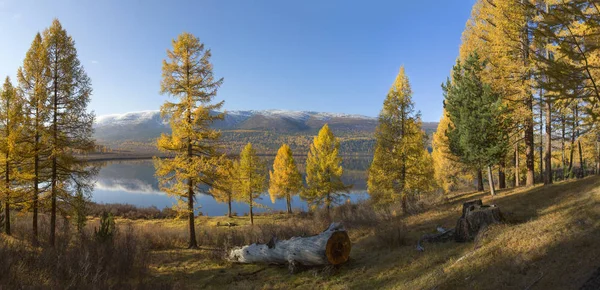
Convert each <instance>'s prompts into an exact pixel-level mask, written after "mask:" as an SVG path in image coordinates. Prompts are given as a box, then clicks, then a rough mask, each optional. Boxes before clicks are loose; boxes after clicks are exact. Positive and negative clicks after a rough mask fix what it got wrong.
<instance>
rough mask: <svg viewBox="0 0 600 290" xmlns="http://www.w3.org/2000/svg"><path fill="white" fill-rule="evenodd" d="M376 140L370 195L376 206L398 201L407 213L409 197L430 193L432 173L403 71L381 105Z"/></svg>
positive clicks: (419, 119) (370, 170)
mask: <svg viewBox="0 0 600 290" xmlns="http://www.w3.org/2000/svg"><path fill="white" fill-rule="evenodd" d="M375 138H376V145H375V155H374V157H373V162H372V163H371V166H370V168H369V177H368V181H367V188H368V192H369V195H370V196H371V198H372V199H373V200H374V201H375V203H377V204H388V203H391V202H397V201H400V203H401V206H402V209H403V211H404V213H406V212H407V208H408V202H409V198H410V197H413V196H416V195H418V194H420V193H423V192H427V191H431V190H432V188H433V185H434V178H433V177H434V176H433V175H434V169H433V162H432V160H431V156H430V154H429V152H428V151H427V149H426V135H425V133H424V132H423V130H422V129H421V117H420V115H419V113H417V112H415V110H414V103H413V101H412V90H411V88H410V83H409V81H408V77H407V76H406V74H405V71H404V67H401V68H400V72H399V73H398V75H397V76H396V80H395V81H394V83H393V85H392V87H391V88H390V91H389V93H388V94H387V97H386V99H385V101H384V103H383V109H382V110H381V112H380V113H379V125H378V126H377V130H376V132H375Z"/></svg>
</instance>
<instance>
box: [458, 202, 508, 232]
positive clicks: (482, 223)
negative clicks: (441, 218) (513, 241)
mask: <svg viewBox="0 0 600 290" xmlns="http://www.w3.org/2000/svg"><path fill="white" fill-rule="evenodd" d="M480 203H481V201H480V200H479V203H472V204H470V205H468V206H464V205H463V215H462V216H461V217H460V218H459V219H458V221H457V222H456V228H455V229H454V238H455V240H456V241H457V242H467V241H472V240H473V239H474V238H475V236H477V234H478V233H479V231H480V230H482V229H484V228H485V227H487V226H489V225H492V224H497V223H501V222H502V221H504V217H503V215H502V212H500V208H499V207H497V206H495V205H491V206H490V205H481V204H480Z"/></svg>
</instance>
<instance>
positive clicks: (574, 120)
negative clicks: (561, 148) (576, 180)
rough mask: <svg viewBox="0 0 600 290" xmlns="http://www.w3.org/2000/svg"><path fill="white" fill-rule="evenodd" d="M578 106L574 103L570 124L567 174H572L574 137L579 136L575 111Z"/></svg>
mask: <svg viewBox="0 0 600 290" xmlns="http://www.w3.org/2000/svg"><path fill="white" fill-rule="evenodd" d="M577 110H578V108H577V103H575V106H574V108H573V123H572V124H571V125H572V127H571V153H570V157H569V171H568V172H569V175H572V174H573V155H574V152H575V139H576V138H579V136H578V135H577V124H578V123H579V120H577V118H578V112H577Z"/></svg>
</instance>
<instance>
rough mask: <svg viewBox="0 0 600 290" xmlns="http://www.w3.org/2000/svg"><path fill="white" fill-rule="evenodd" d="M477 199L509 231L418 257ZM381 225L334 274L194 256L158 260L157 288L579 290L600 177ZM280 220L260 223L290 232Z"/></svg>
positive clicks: (356, 227)
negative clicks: (420, 247)
mask: <svg viewBox="0 0 600 290" xmlns="http://www.w3.org/2000/svg"><path fill="white" fill-rule="evenodd" d="M476 198H483V201H484V203H496V204H498V205H499V206H501V208H502V210H503V212H504V214H505V216H506V217H507V219H508V223H507V224H504V225H497V226H492V227H489V228H488V229H487V230H486V231H485V232H484V233H482V234H481V235H480V236H479V237H478V238H477V239H476V241H475V242H474V243H455V242H447V243H440V244H427V243H426V244H425V249H426V250H425V252H417V251H416V250H415V245H416V241H417V240H418V239H419V237H420V236H421V235H422V234H425V233H429V232H432V231H435V227H436V226H438V225H441V226H444V227H454V225H455V222H456V219H457V218H458V217H459V216H460V209H461V204H462V202H465V201H468V200H472V199H476ZM378 215H379V216H380V219H379V221H378V224H377V225H374V224H370V225H369V224H368V223H365V224H361V223H355V224H352V223H351V224H350V225H349V226H348V227H349V228H350V237H351V239H352V241H353V250H352V254H351V261H350V262H349V263H348V264H346V265H344V266H342V267H340V268H339V269H335V271H333V272H332V271H329V270H327V269H319V268H315V269H312V270H309V271H305V272H302V273H299V274H296V275H293V276H290V275H289V274H288V273H287V270H286V269H285V267H277V266H263V265H239V264H230V263H227V262H223V261H221V260H215V259H210V257H209V258H207V257H208V256H210V255H209V254H208V253H207V251H204V252H202V251H201V252H196V251H191V252H190V251H187V250H167V251H155V252H153V254H152V262H151V272H152V275H154V279H155V280H154V281H157V282H160V283H164V281H177V283H178V286H179V287H181V288H189V289H194V288H198V289H204V288H207V289H211V288H212V289H222V288H228V289H236V288H239V289H288V288H300V289H321V288H329V289H380V288H382V289H525V288H527V287H529V286H531V285H533V287H532V288H531V289H578V288H579V287H580V286H581V285H582V284H583V283H584V282H585V280H586V279H587V278H588V277H589V276H590V275H591V274H592V273H593V271H594V270H595V269H596V268H597V267H598V266H600V262H599V261H600V259H599V258H600V247H598V241H600V178H599V177H590V178H586V179H584V180H579V181H567V182H562V183H559V184H555V185H552V186H547V187H542V186H537V187H534V188H531V189H524V188H519V189H514V190H503V191H500V192H499V194H498V195H497V196H496V197H491V196H489V195H486V194H481V193H462V194H458V195H453V196H448V197H447V201H446V202H445V203H443V204H441V205H439V206H437V207H434V208H430V209H429V210H426V211H423V212H421V213H418V214H415V215H412V216H409V217H406V218H397V219H396V220H394V218H392V219H387V220H385V219H381V217H383V216H385V214H382V213H378ZM388 216H390V217H393V213H392V212H389V215H388ZM280 219H281V220H279V221H277V219H273V220H270V219H268V218H267V217H261V218H259V219H258V220H259V224H269V223H270V222H273V223H277V224H285V223H286V222H288V223H289V220H286V219H285V218H284V217H281V218H280ZM291 220H293V221H294V225H297V226H298V227H299V228H302V227H305V226H306V225H304V224H302V223H301V222H299V220H302V219H299V218H298V217H296V218H293V219H291ZM308 220H310V219H308ZM365 220H368V219H365ZM203 222H205V223H210V222H211V221H210V220H206V221H203ZM394 225H398V227H399V228H401V229H403V230H401V232H402V235H401V238H400V240H401V242H399V243H396V242H394V237H393V233H394V232H395V231H394V230H386V229H389V228H390V227H393V226H394ZM317 228H318V229H319V230H321V229H322V228H323V227H322V224H319V225H318V226H316V225H315V226H314V230H317ZM382 237H383V238H382ZM388 241H392V242H388ZM388 245H395V246H393V247H389V246H388ZM398 245H400V246H398ZM264 267H266V269H265V270H262V271H260V272H257V273H254V272H256V271H257V270H261V269H263V268H264ZM253 273H254V274H253ZM540 277H541V278H540Z"/></svg>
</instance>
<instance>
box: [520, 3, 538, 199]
mask: <svg viewBox="0 0 600 290" xmlns="http://www.w3.org/2000/svg"><path fill="white" fill-rule="evenodd" d="M521 2H522V3H523V4H524V5H527V4H529V0H521ZM521 38H522V41H521V43H522V45H523V48H522V51H523V55H522V56H523V66H524V67H529V18H527V19H526V21H525V25H524V26H523V32H522V35H521ZM528 79H530V74H529V73H528V74H527V75H526V76H525V79H524V81H526V80H528ZM524 84H526V82H525V83H524ZM526 91H528V90H526ZM525 107H526V108H527V111H528V112H531V115H530V116H528V117H527V120H526V121H525V166H526V167H527V179H526V182H525V186H527V187H529V186H533V185H534V183H535V180H534V177H535V176H534V173H535V172H534V154H533V151H534V146H535V144H534V140H533V95H532V94H530V93H529V92H527V95H526V96H525Z"/></svg>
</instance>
